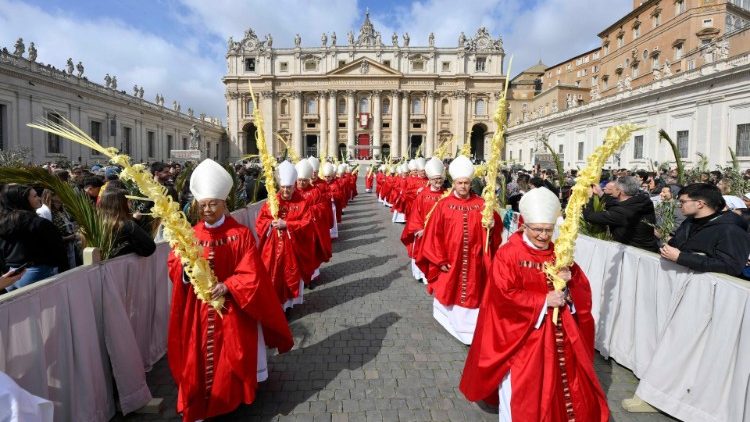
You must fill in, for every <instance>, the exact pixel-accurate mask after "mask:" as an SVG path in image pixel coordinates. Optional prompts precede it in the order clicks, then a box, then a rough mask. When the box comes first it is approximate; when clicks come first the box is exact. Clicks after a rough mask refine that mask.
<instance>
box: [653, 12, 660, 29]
mask: <svg viewBox="0 0 750 422" xmlns="http://www.w3.org/2000/svg"><path fill="white" fill-rule="evenodd" d="M651 25H653V27H654V28H656V27H657V26H659V25H661V15H660V14H656V15H654V16H652V17H651Z"/></svg>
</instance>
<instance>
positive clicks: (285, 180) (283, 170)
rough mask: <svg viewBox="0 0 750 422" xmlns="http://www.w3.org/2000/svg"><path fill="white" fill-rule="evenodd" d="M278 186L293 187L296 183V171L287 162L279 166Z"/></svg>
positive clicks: (292, 165)
mask: <svg viewBox="0 0 750 422" xmlns="http://www.w3.org/2000/svg"><path fill="white" fill-rule="evenodd" d="M278 172H279V186H294V183H295V182H297V169H295V168H294V164H292V163H290V162H289V161H286V160H284V161H282V162H281V164H279V169H278Z"/></svg>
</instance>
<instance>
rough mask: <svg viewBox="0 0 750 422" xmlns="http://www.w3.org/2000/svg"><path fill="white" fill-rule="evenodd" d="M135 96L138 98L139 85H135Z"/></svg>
mask: <svg viewBox="0 0 750 422" xmlns="http://www.w3.org/2000/svg"><path fill="white" fill-rule="evenodd" d="M133 96H134V97H137V96H138V85H133Z"/></svg>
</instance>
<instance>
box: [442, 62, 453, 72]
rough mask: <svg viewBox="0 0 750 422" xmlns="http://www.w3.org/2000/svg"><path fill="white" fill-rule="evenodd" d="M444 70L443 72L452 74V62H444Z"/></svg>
mask: <svg viewBox="0 0 750 422" xmlns="http://www.w3.org/2000/svg"><path fill="white" fill-rule="evenodd" d="M442 70H443V72H450V70H451V62H443V64H442Z"/></svg>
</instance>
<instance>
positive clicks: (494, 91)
mask: <svg viewBox="0 0 750 422" xmlns="http://www.w3.org/2000/svg"><path fill="white" fill-rule="evenodd" d="M385 37H386V39H383V35H381V34H380V32H378V31H376V29H375V28H374V27H373V25H372V23H371V22H370V18H369V15H366V16H365V19H364V22H363V23H362V26H361V28H360V30H359V34H357V35H355V34H354V33H353V32H349V33H348V34H347V35H346V37H342V38H341V39H337V36H336V34H335V33H330V34H327V33H325V34H322V35H321V38H320V40H319V41H317V42H316V43H314V44H317V45H307V46H303V45H302V40H301V38H300V37H299V35H298V36H297V37H295V40H294V47H292V48H275V47H273V41H274V40H273V38H272V36H271V35H270V34H269V35H266V36H264V37H263V38H264V39H260V38H259V37H258V36H257V35H256V34H255V33H254V32H253V31H252V29H248V30H247V31H246V32H245V34H244V37H243V39H242V40H241V41H238V42H235V41H234V40H233V39H232V38H230V39H229V44H228V52H227V66H228V69H227V75H226V76H225V77H224V79H223V81H224V84H225V85H226V99H227V122H228V123H227V128H228V134H229V140H230V154H231V156H232V157H239V156H241V155H243V154H252V153H255V152H257V147H256V144H255V133H256V127H255V124H254V122H253V119H252V115H251V113H252V110H253V108H254V107H255V106H256V105H255V104H254V103H253V100H252V98H251V96H250V89H249V88H250V86H249V84H252V86H253V91H254V92H255V93H256V95H258V96H259V99H257V98H256V100H257V101H260V104H259V106H260V107H261V111H262V113H263V116H264V120H265V121H264V125H265V127H264V130H265V133H266V142H267V143H268V148H269V150H270V151H271V152H272V153H273V154H276V155H279V154H281V153H283V151H284V149H285V148H286V147H285V143H286V144H289V145H290V147H292V148H294V149H295V150H296V151H297V152H298V153H300V154H301V155H304V156H309V155H319V154H320V152H321V150H323V149H324V150H325V151H326V154H327V155H329V156H331V155H342V154H346V155H348V156H350V157H353V158H367V157H375V158H381V157H385V156H389V155H390V156H394V157H402V156H407V155H412V156H413V155H414V153H415V152H416V151H417V150H419V149H420V148H421V150H422V152H423V153H424V154H426V155H427V156H429V155H430V154H432V152H433V151H434V149H435V148H436V146H437V145H439V143H440V142H442V141H448V140H450V142H452V144H453V146H452V148H453V149H455V147H457V146H460V145H462V144H463V143H464V142H471V143H472V153H473V154H474V155H475V157H477V158H483V157H484V154H485V152H489V148H487V147H486V146H485V145H486V142H487V141H488V140H489V139H491V137H492V134H493V133H494V131H495V130H496V128H495V123H494V122H493V121H492V110H494V107H495V105H496V102H497V99H498V94H499V92H500V91H501V90H502V87H503V85H504V81H505V76H504V74H503V59H504V57H505V52H504V50H503V45H502V39H500V38H498V39H495V38H493V37H492V36H491V35H490V33H489V32H488V31H487V29H485V28H479V29H478V30H477V32H476V33H475V34H474V35H473V36H472V37H467V36H465V35H464V33H461V34H460V35H458V36H457V40H458V42H457V43H456V44H455V46H453V47H438V46H436V45H435V39H434V36H433V35H432V34H430V37H429V38H428V39H427V40H426V41H427V43H426V44H427V45H425V43H424V42H421V43H420V42H419V41H417V42H415V43H414V44H417V46H414V45H412V43H411V40H410V38H409V34H408V33H405V34H402V36H401V37H399V36H398V35H397V34H395V33H394V34H392V35H391V36H388V35H386V36H385ZM420 44H421V45H420Z"/></svg>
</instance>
